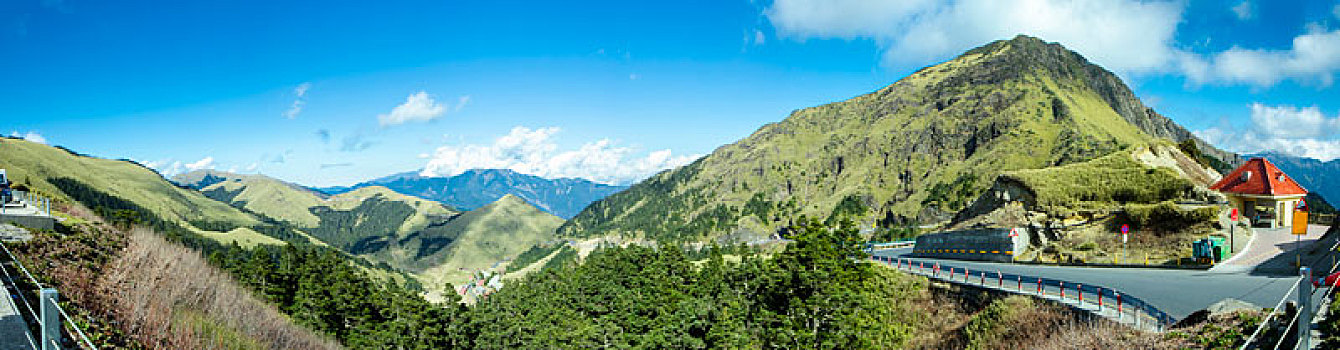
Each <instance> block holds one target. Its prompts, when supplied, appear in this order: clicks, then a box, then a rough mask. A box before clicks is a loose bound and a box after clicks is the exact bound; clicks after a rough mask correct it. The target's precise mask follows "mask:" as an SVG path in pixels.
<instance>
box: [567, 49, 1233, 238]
mask: <svg viewBox="0 0 1340 350" xmlns="http://www.w3.org/2000/svg"><path fill="white" fill-rule="evenodd" d="M1157 138H1171V139H1173V140H1174V141H1181V140H1186V139H1190V140H1194V142H1196V143H1198V144H1200V145H1203V147H1201V148H1202V149H1205V150H1210V151H1211V152H1206V153H1208V154H1211V155H1218V154H1219V153H1222V151H1218V150H1216V149H1214V148H1213V147H1210V146H1209V145H1205V144H1204V143H1203V142H1201V141H1199V140H1195V139H1194V137H1193V136H1191V134H1190V133H1189V132H1186V130H1185V129H1182V128H1180V127H1178V126H1177V125H1176V124H1174V123H1172V122H1171V121H1170V120H1168V119H1167V118H1165V117H1163V116H1161V115H1158V114H1157V113H1154V112H1153V111H1152V110H1150V109H1149V108H1147V107H1145V106H1144V105H1143V104H1141V103H1140V102H1139V100H1138V99H1136V98H1135V97H1134V95H1133V94H1132V93H1131V92H1130V89H1129V88H1127V87H1126V86H1125V85H1123V84H1122V83H1121V80H1120V79H1119V78H1117V77H1116V76H1115V75H1113V74H1111V73H1110V72H1108V71H1106V70H1104V69H1102V68H1101V67H1098V66H1096V65H1093V64H1091V63H1089V62H1088V61H1087V60H1085V59H1084V58H1083V57H1081V56H1079V55H1078V54H1076V53H1074V52H1072V51H1069V50H1066V49H1065V48H1063V47H1061V46H1060V45H1057V44H1054V43H1044V42H1042V41H1041V40H1038V39H1036V38H1031V37H1026V36H1019V37H1016V38H1014V39H1013V40H1008V41H997V42H994V43H991V44H988V45H986V46H983V47H979V48H977V49H973V50H971V51H969V52H967V53H965V54H963V55H961V56H959V57H958V58H955V59H953V60H950V61H948V62H945V63H941V64H938V65H935V66H931V67H927V68H924V69H922V70H920V71H917V72H916V73H914V74H912V75H910V76H908V77H906V78H903V79H902V80H899V81H898V82H896V83H894V84H893V85H890V86H888V87H885V88H883V89H880V90H878V91H875V92H872V93H869V94H865V95H862V96H857V97H855V98H852V99H850V100H847V101H842V102H836V103H831V104H827V105H823V106H818V107H812V108H806V109H802V110H798V111H796V112H794V113H792V114H791V116H790V117H788V118H786V119H785V120H782V121H781V122H777V123H773V124H768V125H765V126H763V127H762V128H760V129H759V130H758V131H756V132H754V134H752V135H750V136H749V137H747V138H745V139H743V140H740V141H738V142H736V143H733V144H730V145H726V146H722V147H721V148H718V149H717V150H716V151H714V152H713V153H712V154H710V155H708V156H706V157H704V158H702V159H699V160H698V161H696V162H694V163H692V164H690V165H687V166H684V167H682V168H679V169H674V170H670V171H666V172H663V173H661V174H658V175H656V176H654V177H652V178H650V179H647V180H645V181H643V182H642V183H639V184H637V185H634V186H632V187H631V188H629V189H627V190H625V191H623V192H620V193H617V194H615V195H612V196H610V197H608V198H606V199H604V200H601V201H599V202H596V203H594V204H592V205H591V206H589V207H587V209H586V210H584V211H583V212H582V213H580V214H578V215H577V216H576V217H574V218H573V219H572V220H570V221H569V222H567V223H566V224H564V226H563V227H561V228H560V229H559V234H560V235H562V236H572V237H590V236H605V235H624V236H634V237H644V238H650V239H656V240H703V239H710V238H717V237H721V236H727V237H730V238H734V239H747V238H751V237H759V236H764V235H768V234H771V233H772V232H775V231H776V230H777V229H779V228H780V227H782V226H783V225H785V224H786V223H787V222H788V221H790V220H792V219H794V218H796V217H798V216H800V215H805V216H809V217H818V218H830V217H833V218H851V219H854V220H855V221H857V222H859V223H861V224H863V225H864V226H865V227H870V226H872V225H874V226H882V227H891V226H897V225H905V224H909V223H913V222H920V223H934V222H944V221H946V220H948V219H949V218H950V216H951V215H952V213H954V212H956V211H958V210H960V209H962V208H964V207H965V206H967V205H968V204H969V203H970V202H971V201H972V200H973V199H974V198H976V196H977V195H979V194H980V193H982V192H983V191H984V190H985V189H987V188H988V187H989V185H990V184H991V181H992V180H993V179H995V178H996V176H998V175H1000V174H1001V173H1004V172H1008V171H1013V170H1020V169H1036V168H1044V167H1050V166H1056V165H1064V164H1071V163H1075V162H1080V161H1085V160H1089V159H1093V158H1095V157H1098V156H1102V155H1106V154H1109V153H1112V152H1113V151H1117V150H1121V149H1124V148H1128V147H1131V146H1133V145H1144V144H1148V143H1150V142H1151V141H1153V140H1155V139H1157ZM1216 152H1217V153H1216Z"/></svg>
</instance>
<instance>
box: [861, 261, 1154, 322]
mask: <svg viewBox="0 0 1340 350" xmlns="http://www.w3.org/2000/svg"><path fill="white" fill-rule="evenodd" d="M870 259H871V260H874V261H877V262H881V263H884V264H887V265H890V266H891V267H894V268H895V269H898V270H901V271H907V272H911V273H915V274H919V275H923V276H926V277H930V278H934V279H938V280H942V281H947V282H952V283H958V284H964V285H970V286H976V287H985V288H990V289H996V290H1001V291H1005V292H1012V293H1017V294H1023V295H1032V296H1039V297H1044V298H1055V299H1058V300H1059V301H1061V302H1063V303H1073V305H1074V306H1077V307H1079V308H1080V309H1083V310H1086V311H1090V312H1093V313H1095V314H1097V315H1099V316H1102V317H1109V318H1115V319H1116V321H1117V322H1119V323H1128V324H1131V325H1133V326H1134V327H1136V328H1142V327H1149V328H1150V329H1153V330H1156V331H1163V329H1165V328H1166V327H1168V326H1171V325H1172V324H1173V323H1176V322H1177V319H1176V318H1174V317H1172V316H1170V315H1168V313H1166V312H1164V311H1163V310H1159V308H1157V307H1155V306H1154V305H1151V304H1149V303H1148V302H1145V301H1144V300H1143V299H1140V298H1138V297H1135V296H1132V295H1129V294H1125V293H1121V292H1119V291H1117V290H1116V289H1113V288H1108V287H1104V286H1101V285H1093V284H1083V283H1078V282H1074V281H1066V280H1059V279H1054V278H1046V277H1041V276H1030V275H1021V274H1012V273H1003V272H1000V271H998V270H980V269H976V270H975V269H970V268H967V267H960V266H955V265H949V264H943V263H940V262H935V261H925V260H920V259H915V258H896V257H883V256H871V257H870ZM1087 308H1094V309H1093V310H1088V309H1087Z"/></svg>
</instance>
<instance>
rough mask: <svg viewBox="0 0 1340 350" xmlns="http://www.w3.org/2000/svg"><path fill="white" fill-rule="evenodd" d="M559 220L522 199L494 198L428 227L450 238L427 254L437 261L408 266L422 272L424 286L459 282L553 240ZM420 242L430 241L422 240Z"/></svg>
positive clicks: (498, 270)
mask: <svg viewBox="0 0 1340 350" xmlns="http://www.w3.org/2000/svg"><path fill="white" fill-rule="evenodd" d="M561 224H563V219H561V218H559V217H557V216H554V215H553V214H549V213H546V212H544V211H541V210H540V209H538V208H536V207H535V206H533V205H530V203H527V202H526V201H525V200H523V199H521V198H519V197H516V196H513V195H504V196H503V197H502V198H499V199H498V200H497V201H494V202H493V203H490V204H488V205H485V206H483V207H480V208H478V209H475V210H471V211H468V212H466V213H464V214H461V216H459V217H457V218H456V219H454V220H452V221H450V222H447V223H446V224H445V225H442V226H440V227H435V228H434V229H433V230H430V231H431V232H432V233H433V234H434V235H435V237H440V239H447V238H449V239H452V240H453V243H452V244H450V246H449V247H448V248H447V249H444V250H443V251H442V252H439V253H437V254H434V255H431V256H433V257H434V259H422V261H440V262H441V263H440V264H436V265H435V266H429V265H427V264H420V265H415V266H411V271H423V273H422V275H423V276H424V277H425V278H426V280H427V281H426V282H425V285H430V286H431V285H435V284H436V285H441V284H447V283H451V284H455V283H460V282H463V281H465V280H467V279H468V278H469V274H470V273H472V272H473V271H479V270H497V271H496V272H502V270H500V269H498V267H499V265H498V263H500V262H502V260H503V259H511V258H515V257H517V256H519V255H521V253H523V252H525V251H526V250H527V249H530V248H531V247H534V246H535V245H536V244H540V243H543V242H548V241H551V240H553V239H554V230H555V229H557V228H558V226H559V225H561ZM423 241H424V242H431V241H432V240H430V239H424V240H423Z"/></svg>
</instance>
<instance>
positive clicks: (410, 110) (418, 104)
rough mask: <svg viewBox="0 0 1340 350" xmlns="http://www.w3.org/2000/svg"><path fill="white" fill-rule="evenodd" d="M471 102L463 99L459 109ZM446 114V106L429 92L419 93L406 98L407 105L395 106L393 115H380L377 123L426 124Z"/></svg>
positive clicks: (383, 124) (467, 98)
mask: <svg viewBox="0 0 1340 350" xmlns="http://www.w3.org/2000/svg"><path fill="white" fill-rule="evenodd" d="M469 101H470V97H469V96H465V97H462V98H461V101H460V104H459V105H457V109H458V110H459V108H460V107H461V106H465V103H466V102H469ZM446 114H447V106H446V105H443V104H441V103H438V102H437V101H435V100H433V97H432V96H428V92H426V91H419V92H417V93H414V94H411V95H409V97H406V98H405V103H402V104H400V105H399V106H395V108H393V109H391V113H387V114H382V115H378V116H377V122H378V123H379V124H381V126H390V125H400V124H404V123H407V122H426V121H430V120H433V119H437V118H439V117H441V116H443V115H446Z"/></svg>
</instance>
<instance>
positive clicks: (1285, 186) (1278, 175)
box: [1210, 158, 1307, 196]
mask: <svg viewBox="0 0 1340 350" xmlns="http://www.w3.org/2000/svg"><path fill="white" fill-rule="evenodd" d="M1210 189H1211V190H1215V191H1219V192H1226V193H1236V194H1252V195H1261V196H1289V195H1306V194H1307V190H1306V189H1304V188H1303V186H1301V185H1299V184H1298V182H1297V181H1294V180H1293V179H1292V178H1290V177H1289V175H1285V174H1284V171H1281V170H1280V168H1276V167H1275V164H1270V161H1269V160H1266V159H1265V158H1252V159H1249V160H1247V164H1243V165H1242V166H1240V167H1238V168H1237V169H1234V170H1233V172H1231V173H1229V174H1228V176H1224V178H1223V179H1222V180H1219V182H1216V183H1214V185H1211V186H1210Z"/></svg>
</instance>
